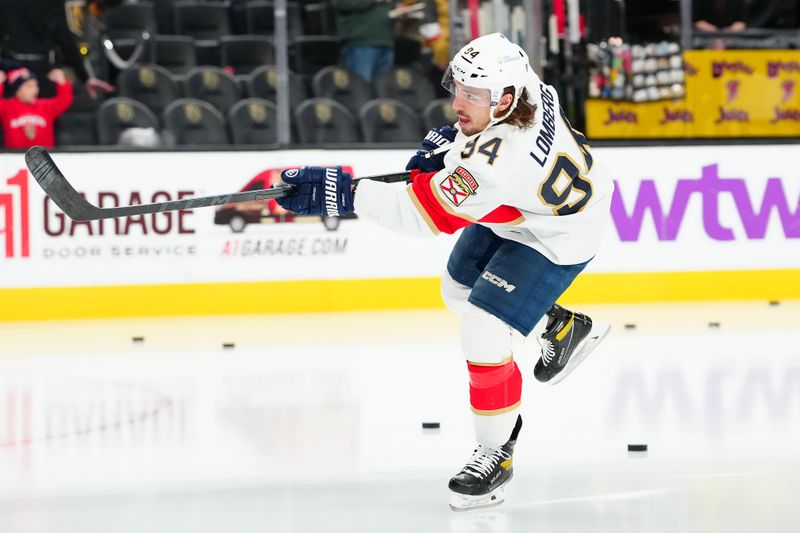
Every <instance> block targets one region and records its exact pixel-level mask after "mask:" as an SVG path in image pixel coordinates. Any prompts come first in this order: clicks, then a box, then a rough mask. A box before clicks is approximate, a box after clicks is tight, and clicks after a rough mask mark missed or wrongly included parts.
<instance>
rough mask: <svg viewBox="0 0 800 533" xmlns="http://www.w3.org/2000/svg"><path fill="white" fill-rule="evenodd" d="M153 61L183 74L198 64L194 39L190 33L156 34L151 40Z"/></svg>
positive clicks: (172, 71)
mask: <svg viewBox="0 0 800 533" xmlns="http://www.w3.org/2000/svg"><path fill="white" fill-rule="evenodd" d="M150 47H151V50H152V58H153V62H154V63H155V64H156V65H159V66H162V67H164V68H166V69H167V70H169V71H170V72H171V73H172V74H175V75H179V76H182V75H184V74H186V73H187V72H189V71H190V70H192V69H193V68H194V67H196V66H197V53H196V52H195V49H194V39H192V38H191V37H189V36H188V35H156V36H155V37H154V38H153V39H152V40H151V41H150Z"/></svg>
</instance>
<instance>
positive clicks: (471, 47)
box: [442, 33, 539, 124]
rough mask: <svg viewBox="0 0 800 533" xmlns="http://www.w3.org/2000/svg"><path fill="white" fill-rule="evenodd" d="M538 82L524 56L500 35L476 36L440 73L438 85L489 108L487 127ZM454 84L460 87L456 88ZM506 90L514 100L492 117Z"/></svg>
mask: <svg viewBox="0 0 800 533" xmlns="http://www.w3.org/2000/svg"><path fill="white" fill-rule="evenodd" d="M538 81H539V77H538V76H537V75H536V74H535V73H534V72H533V68H531V66H530V63H529V61H528V54H526V53H525V51H524V50H523V49H522V48H520V47H519V46H518V45H516V44H514V43H512V42H511V41H509V40H508V39H506V37H505V36H504V35H503V34H501V33H492V34H490V35H484V36H483V37H478V38H477V39H475V40H473V41H471V42H470V43H469V44H467V45H466V46H465V47H464V48H462V49H461V50H459V51H458V53H457V54H456V55H455V56H454V57H453V60H452V61H450V64H449V65H448V67H447V70H446V71H445V73H444V77H443V78H442V86H443V87H444V88H445V89H447V90H448V91H449V92H450V93H451V94H453V95H456V93H458V96H462V97H464V98H466V99H467V101H469V102H471V103H474V104H476V105H485V106H489V107H490V110H489V113H490V114H489V116H490V117H491V121H490V124H494V123H497V122H500V121H501V120H503V119H505V118H506V117H507V116H508V115H510V114H511V112H512V111H514V108H515V107H517V102H518V101H519V97H520V95H521V94H522V89H523V88H524V87H525V86H526V85H530V84H533V83H537V82H538ZM456 83H458V84H460V85H461V86H463V87H457V85H456ZM506 87H514V101H513V102H512V103H511V106H509V108H508V110H507V111H506V113H505V114H504V115H503V116H502V117H497V118H495V116H494V111H495V108H496V107H497V105H498V104H499V103H500V98H501V97H502V96H503V90H504V89H505V88H506ZM470 89H477V90H470Z"/></svg>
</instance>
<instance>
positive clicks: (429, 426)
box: [422, 422, 439, 429]
mask: <svg viewBox="0 0 800 533" xmlns="http://www.w3.org/2000/svg"><path fill="white" fill-rule="evenodd" d="M422 429H439V422H423V423H422Z"/></svg>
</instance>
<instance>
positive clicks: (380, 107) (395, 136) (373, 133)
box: [358, 98, 422, 143]
mask: <svg viewBox="0 0 800 533" xmlns="http://www.w3.org/2000/svg"><path fill="white" fill-rule="evenodd" d="M358 122H359V124H360V125H361V132H362V134H363V136H364V142H371V143H402V142H408V143H416V142H419V140H420V133H421V131H422V127H421V126H420V120H419V115H417V113H415V112H414V110H412V109H411V108H410V107H408V106H406V105H404V104H402V103H400V102H398V101H397V100H391V99H388V98H377V99H375V100H371V101H370V102H367V103H366V104H364V107H362V108H361V111H359V112H358Z"/></svg>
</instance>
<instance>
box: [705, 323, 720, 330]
mask: <svg viewBox="0 0 800 533" xmlns="http://www.w3.org/2000/svg"><path fill="white" fill-rule="evenodd" d="M708 327H709V328H711V329H719V322H709V323H708Z"/></svg>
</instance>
